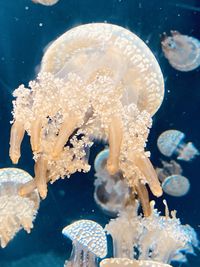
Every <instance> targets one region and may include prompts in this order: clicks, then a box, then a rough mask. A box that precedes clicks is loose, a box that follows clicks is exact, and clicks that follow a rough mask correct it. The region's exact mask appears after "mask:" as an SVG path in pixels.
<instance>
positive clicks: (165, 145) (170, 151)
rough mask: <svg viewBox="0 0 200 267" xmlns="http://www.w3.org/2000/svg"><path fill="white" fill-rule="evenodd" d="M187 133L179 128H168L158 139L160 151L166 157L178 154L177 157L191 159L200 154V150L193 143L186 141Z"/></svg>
mask: <svg viewBox="0 0 200 267" xmlns="http://www.w3.org/2000/svg"><path fill="white" fill-rule="evenodd" d="M184 138H185V134H184V133H182V132H181V131H178V130H167V131H165V132H163V133H162V134H161V135H160V136H159V137H158V140H157V146H158V149H159V150H160V152H161V153H162V154H163V155H165V156H166V157H171V156H172V155H177V159H179V160H184V161H190V160H192V159H193V158H194V157H195V156H198V155H199V151H198V150H197V149H196V147H195V146H194V145H193V143H191V142H188V143H185V142H184Z"/></svg>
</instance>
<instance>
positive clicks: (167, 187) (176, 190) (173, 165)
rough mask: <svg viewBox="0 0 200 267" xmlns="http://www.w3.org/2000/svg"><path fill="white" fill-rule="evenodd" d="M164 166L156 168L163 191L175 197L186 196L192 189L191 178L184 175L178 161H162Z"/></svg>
mask: <svg viewBox="0 0 200 267" xmlns="http://www.w3.org/2000/svg"><path fill="white" fill-rule="evenodd" d="M162 165H163V168H156V172H157V174H158V179H159V180H160V181H161V182H162V189H163V191H164V192H165V193H166V194H168V195H170V196H174V197H182V196H185V195H186V194H187V193H188V191H189V190H190V182H189V180H188V179H187V178H186V177H184V176H182V175H181V174H182V168H181V166H180V164H178V163H177V162H176V161H174V160H171V161H170V162H166V161H162Z"/></svg>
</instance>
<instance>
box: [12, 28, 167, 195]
mask: <svg viewBox="0 0 200 267" xmlns="http://www.w3.org/2000/svg"><path fill="white" fill-rule="evenodd" d="M22 89H23V90H22ZM14 95H15V96H16V101H15V102H14V112H13V115H14V123H13V126H12V128H11V139H10V157H11V159H12V161H13V162H14V163H16V162H18V160H19V158H20V145H21V142H22V139H23V134H24V131H26V132H27V133H28V134H29V135H30V139H31V147H32V150H33V153H34V159H35V160H36V161H37V160H39V161H40V162H39V163H38V164H37V162H36V164H37V165H38V166H36V167H37V169H38V172H37V173H38V175H37V177H36V183H37V188H38V189H39V192H40V195H42V196H43V197H45V196H46V192H47V189H46V185H45V183H47V181H48V180H47V179H46V180H45V178H44V177H46V176H47V175H46V173H47V172H48V171H49V168H51V169H52V166H54V170H56V171H57V170H58V169H59V170H60V169H62V170H63V172H62V176H64V175H63V174H64V167H62V168H61V167H60V165H59V166H58V162H59V164H61V157H62V155H63V153H64V151H66V150H67V152H69V150H70V149H71V147H70V146H68V147H67V148H66V143H67V142H70V141H71V140H72V138H70V137H71V136H73V134H74V132H75V130H77V129H78V132H79V133H80V134H81V135H82V136H85V137H84V138H85V139H84V141H83V140H82V141H81V142H80V140H79V142H78V140H77V141H76V145H75V141H74V140H72V142H73V148H74V149H75V148H77V149H78V153H76V155H77V154H78V155H82V154H83V151H81V148H80V144H81V143H82V150H84V147H86V146H87V145H88V143H89V145H90V146H91V140H92V142H93V140H95V139H97V138H98V137H99V136H100V137H102V138H103V139H105V140H108V144H109V150H110V153H109V158H108V160H107V169H108V172H109V174H111V175H113V174H115V173H117V172H118V171H119V170H121V169H122V168H123V169H126V167H127V166H128V164H129V163H130V162H129V159H130V158H131V165H135V166H136V165H137V166H136V167H137V168H136V167H135V169H134V172H138V173H139V171H137V170H140V168H141V169H142V170H141V173H143V176H145V175H146V174H147V173H149V175H148V177H147V179H146V180H148V182H149V184H150V187H151V189H152V191H153V193H154V194H155V195H157V196H160V195H161V194H162V190H161V187H160V185H159V183H158V182H157V177H156V174H155V172H153V171H152V167H151V163H150V161H149V160H148V159H147V156H146V154H145V152H144V147H145V143H146V141H147V136H148V133H149V128H150V127H151V116H153V115H154V114H155V112H156V111H157V110H158V108H159V107H160V105H161V103H162V101H163V96H164V82H163V76H162V73H161V70H160V67H159V65H158V63H157V61H156V59H155V57H154V56H153V54H152V53H151V51H150V50H149V48H148V47H147V46H146V44H145V43H144V42H143V41H142V40H141V39H140V38H138V37H137V36H136V35H135V34H133V33H132V32H130V31H128V30H126V29H124V28H122V27H120V26H117V25H112V24H107V23H92V24H86V25H81V26H78V27H75V28H73V29H71V30H69V31H67V32H66V33H64V34H63V35H62V36H60V37H59V38H58V39H56V40H55V41H54V42H53V43H52V44H51V45H50V46H49V47H48V49H47V50H46V52H45V54H44V56H43V59H42V62H41V69H40V73H39V75H38V77H37V79H36V80H35V81H32V82H31V83H30V84H29V88H20V87H19V88H18V89H16V90H15V92H14ZM47 95H48V101H46V104H45V105H44V99H46V97H47ZM69 99H70V101H69ZM24 103H26V104H24ZM55 117H56V120H55V119H54V118H55ZM52 119H53V120H55V121H56V122H55V127H54V130H55V131H54V136H51V138H50V139H51V142H48V144H47V142H46V139H47V137H48V134H49V132H48V131H46V129H47V128H48V127H49V124H51V120H52ZM44 143H46V144H45V145H44ZM77 143H78V145H77ZM50 146H51V147H50ZM77 146H78V147H77ZM76 152H77V151H76ZM134 152H137V153H134ZM133 154H134V155H136V154H137V155H138V156H133ZM76 155H73V156H71V159H72V162H71V164H68V166H71V165H72V166H73V167H74V168H73V170H75V169H76V170H80V169H82V165H84V164H83V160H82V158H83V157H80V160H79V161H78V163H77V162H75V161H74V158H76ZM131 155H132V157H131ZM62 159H63V158H62ZM122 161H123V162H126V166H125V165H124V166H122V164H121V162H122ZM62 162H63V161H62ZM129 165H130V164H129ZM40 169H43V171H42V172H40V171H39V170H40ZM148 170H149V172H148ZM59 172H60V171H59ZM40 173H43V179H42V178H41V177H40ZM130 173H132V174H133V172H132V171H130ZM141 173H140V174H138V176H142V174H141ZM144 173H145V174H144ZM67 175H69V176H70V175H71V173H70V171H69V172H68V173H67ZM124 176H126V174H124ZM148 178H149V179H148ZM129 180H130V179H129ZM132 180H133V177H132ZM136 180H137V179H136ZM143 180H144V179H143ZM39 185H41V186H39ZM24 190H25V191H26V188H25V189H24Z"/></svg>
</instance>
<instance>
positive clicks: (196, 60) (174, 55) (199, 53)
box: [161, 31, 200, 71]
mask: <svg viewBox="0 0 200 267" xmlns="http://www.w3.org/2000/svg"><path fill="white" fill-rule="evenodd" d="M171 35H172V36H167V35H166V34H164V35H163V40H162V42H161V45H162V50H163V52H164V55H165V57H166V58H167V59H168V61H169V63H170V64H171V65H172V67H174V68H175V69H177V70H180V71H191V70H194V69H196V68H198V67H199V65H200V41H199V40H198V39H196V38H194V37H191V36H187V35H182V34H180V33H179V32H177V31H171Z"/></svg>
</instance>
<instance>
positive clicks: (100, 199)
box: [94, 149, 130, 215]
mask: <svg viewBox="0 0 200 267" xmlns="http://www.w3.org/2000/svg"><path fill="white" fill-rule="evenodd" d="M108 156H109V149H104V150H103V151H101V152H100V153H99V154H98V155H97V157H96V158H95V162H94V167H95V170H96V174H95V176H96V177H97V179H95V181H94V187H95V190H94V199H95V202H96V203H97V205H98V206H99V207H100V208H101V209H102V210H103V211H104V212H105V213H107V214H109V215H117V213H118V212H119V211H120V210H122V209H123V208H124V207H125V206H126V204H127V202H128V201H129V199H130V189H129V188H128V185H127V183H126V182H125V180H124V178H123V176H122V174H121V173H120V172H118V173H116V174H114V175H110V174H109V173H108V171H107V169H106V163H107V159H108Z"/></svg>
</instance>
